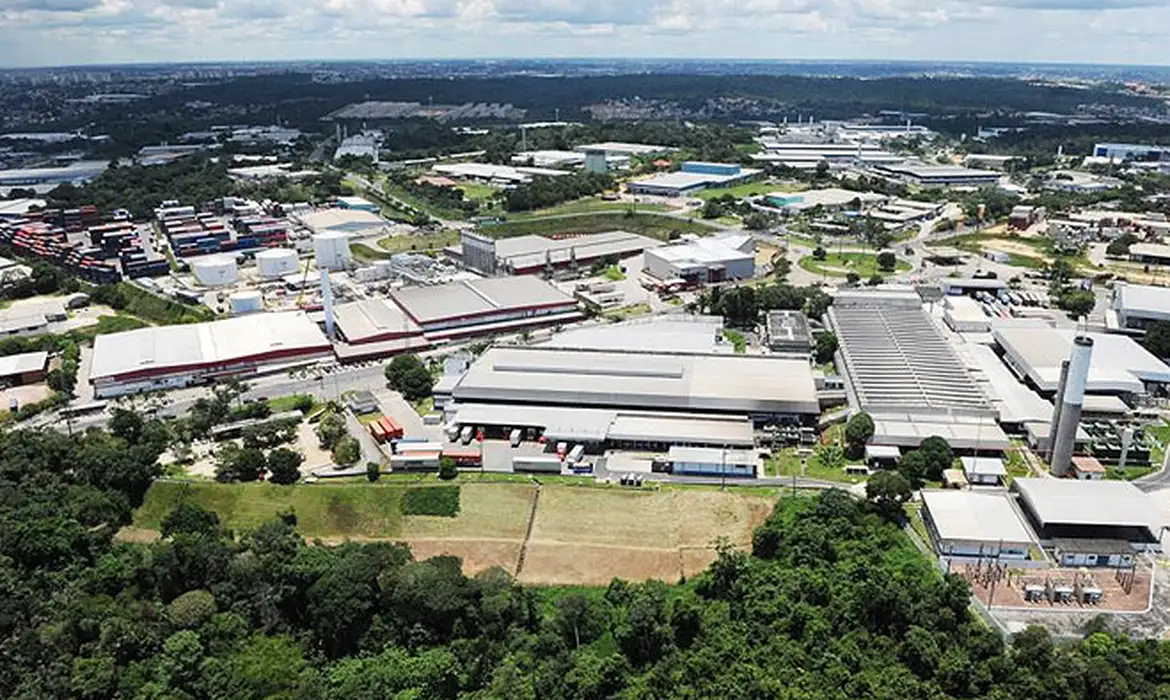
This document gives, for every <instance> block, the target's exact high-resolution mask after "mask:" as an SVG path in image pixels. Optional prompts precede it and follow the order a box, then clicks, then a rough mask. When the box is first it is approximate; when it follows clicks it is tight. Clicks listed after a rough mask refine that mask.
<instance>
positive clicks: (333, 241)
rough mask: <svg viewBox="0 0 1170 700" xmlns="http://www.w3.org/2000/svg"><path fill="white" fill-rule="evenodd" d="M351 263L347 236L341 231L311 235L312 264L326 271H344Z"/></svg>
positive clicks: (351, 257)
mask: <svg viewBox="0 0 1170 700" xmlns="http://www.w3.org/2000/svg"><path fill="white" fill-rule="evenodd" d="M352 262H353V253H352V252H351V251H350V248H349V235H348V234H346V233H344V232H341V231H325V232H324V233H316V234H313V264H314V265H315V266H316V267H317V268H324V269H326V270H344V269H345V268H347V267H349V266H350V264H351V263H352Z"/></svg>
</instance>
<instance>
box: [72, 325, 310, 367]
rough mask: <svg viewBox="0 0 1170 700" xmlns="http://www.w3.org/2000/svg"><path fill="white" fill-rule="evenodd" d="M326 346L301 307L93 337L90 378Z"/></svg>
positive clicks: (302, 351) (295, 352)
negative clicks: (297, 309) (282, 311)
mask: <svg viewBox="0 0 1170 700" xmlns="http://www.w3.org/2000/svg"><path fill="white" fill-rule="evenodd" d="M329 350H330V345H329V341H328V340H326V339H325V336H324V335H323V334H322V333H321V329H320V328H318V327H317V325H316V324H315V323H313V322H312V321H310V320H309V317H308V316H307V315H306V314H305V313H304V312H300V311H293V312H284V313H271V314H254V315H249V316H241V317H239V318H231V319H227V320H223V321H212V322H210V323H194V324H187V325H178V326H158V327H151V328H141V329H138V330H133V331H126V332H124V333H112V334H110V335H99V336H98V337H97V338H95V339H94V344H93V365H92V368H91V369H90V380H91V381H92V380H95V379H107V378H117V377H120V376H124V375H136V374H163V373H167V372H179V371H183V370H191V371H196V370H201V369H207V368H209V367H211V366H214V365H217V364H226V363H229V362H239V361H245V360H249V359H255V360H257V361H262V360H265V359H278V358H280V357H282V356H296V355H303V354H307V353H312V352H315V351H319V352H328V351H329Z"/></svg>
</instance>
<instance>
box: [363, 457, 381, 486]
mask: <svg viewBox="0 0 1170 700" xmlns="http://www.w3.org/2000/svg"><path fill="white" fill-rule="evenodd" d="M381 477H382V467H381V466H379V465H378V463H377V462H366V479H367V480H368V481H369V482H370V483H371V484H372V483H374V482H375V481H377V480H378V479H380V478H381Z"/></svg>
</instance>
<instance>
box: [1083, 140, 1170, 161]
mask: <svg viewBox="0 0 1170 700" xmlns="http://www.w3.org/2000/svg"><path fill="white" fill-rule="evenodd" d="M1093 157H1095V158H1108V159H1109V160H1114V161H1125V160H1129V161H1134V162H1139V163H1140V162H1156V161H1163V160H1170V146H1151V145H1148V144H1140V143H1098V144H1095V145H1094V146H1093Z"/></svg>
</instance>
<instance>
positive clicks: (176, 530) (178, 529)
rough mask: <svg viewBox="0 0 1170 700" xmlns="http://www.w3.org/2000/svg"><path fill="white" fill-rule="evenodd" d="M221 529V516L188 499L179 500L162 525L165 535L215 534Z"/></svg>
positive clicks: (161, 528)
mask: <svg viewBox="0 0 1170 700" xmlns="http://www.w3.org/2000/svg"><path fill="white" fill-rule="evenodd" d="M218 531H219V516H218V515H216V514H215V513H214V512H213V511H210V510H207V509H206V508H204V507H203V506H200V505H199V504H197V503H194V502H192V501H188V500H182V501H179V504H178V505H176V506H175V507H174V508H172V509H171V512H169V513H167V514H166V517H164V518H163V519H162V523H161V525H160V532H161V534H162V536H163V537H171V536H173V535H179V534H183V535H211V536H213V535H215V533H217V532H218Z"/></svg>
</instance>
